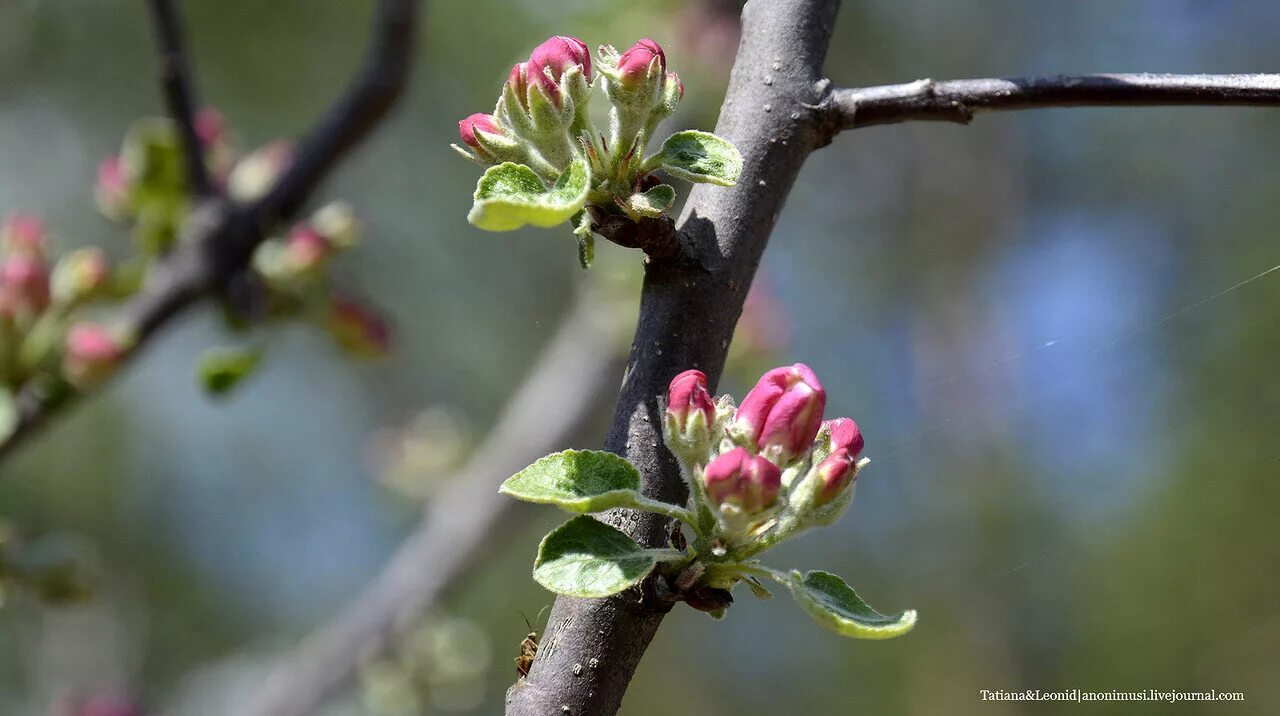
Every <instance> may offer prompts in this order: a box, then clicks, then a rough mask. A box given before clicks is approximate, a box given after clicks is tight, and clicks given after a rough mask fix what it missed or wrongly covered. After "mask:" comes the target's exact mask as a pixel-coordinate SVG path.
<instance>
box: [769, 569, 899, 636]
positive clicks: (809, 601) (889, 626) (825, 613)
mask: <svg viewBox="0 0 1280 716" xmlns="http://www.w3.org/2000/svg"><path fill="white" fill-rule="evenodd" d="M814 578H818V579H828V578H829V579H830V580H834V582H835V583H834V584H830V585H827V587H828V589H832V588H834V590H835V591H837V592H844V593H842V594H836V595H835V596H837V597H838V598H840V599H843V600H845V601H847V602H851V603H852V604H853V605H854V607H855V608H859V607H860V608H861V609H865V610H866V611H867V612H869V613H870V614H869V615H868V616H867V617H866V618H865V619H859V618H856V617H853V616H845V615H844V614H841V613H839V612H835V611H832V610H831V609H828V608H827V607H826V606H824V605H823V604H821V603H819V601H818V600H817V599H815V598H814V597H813V594H812V591H811V589H810V588H809V586H808V583H809V582H810V580H812V579H814ZM787 586H788V587H789V588H790V589H791V594H792V596H794V597H795V600H796V602H797V603H799V604H800V607H801V608H802V609H804V611H805V612H806V613H808V615H809V616H810V617H812V618H813V619H814V621H816V622H818V623H819V624H821V625H823V626H825V627H827V628H828V629H830V630H832V631H834V632H836V633H837V634H840V635H842V636H847V637H851V638H854V639H892V638H894V637H898V636H902V635H903V634H906V633H907V632H909V631H911V630H912V628H914V627H915V625H916V611H915V610H914V609H908V610H907V611H904V612H902V613H901V614H899V615H898V616H896V617H890V616H885V615H883V614H880V613H879V612H877V611H876V610H874V609H872V608H871V607H870V606H869V605H868V604H867V603H866V602H864V601H863V600H862V598H861V597H859V596H858V593H857V592H855V591H854V590H853V588H852V587H850V586H849V585H848V584H846V583H845V582H844V580H842V579H840V577H838V576H836V575H834V574H831V573H830V572H823V571H821V570H814V571H812V572H808V573H804V574H802V573H800V572H799V571H794V572H792V573H791V577H790V580H789V581H788V583H787Z"/></svg>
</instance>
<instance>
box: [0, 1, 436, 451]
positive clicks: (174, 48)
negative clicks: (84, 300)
mask: <svg viewBox="0 0 1280 716" xmlns="http://www.w3.org/2000/svg"><path fill="white" fill-rule="evenodd" d="M149 2H150V5H151V9H152V11H153V17H154V18H155V27H156V33H155V34H156V39H157V44H158V46H159V50H158V51H159V59H160V63H161V71H160V78H161V89H162V91H163V93H164V95H165V97H166V104H167V105H168V107H169V111H170V113H171V114H172V115H173V119H174V121H175V122H177V123H178V125H179V126H180V127H182V131H183V137H184V140H183V141H184V145H185V148H186V149H187V157H188V163H189V168H188V171H189V172H190V173H192V174H194V173H195V172H196V169H195V168H194V167H193V166H190V165H191V164H193V163H194V162H198V163H199V164H200V167H199V172H200V173H201V174H205V173H207V169H206V167H205V166H204V162H203V157H202V154H201V153H200V150H199V138H198V137H196V136H195V129H194V120H193V119H192V109H191V102H192V99H191V90H190V81H189V78H188V74H187V66H188V63H187V60H186V55H185V48H184V45H183V43H182V39H181V33H180V30H179V22H178V19H177V16H176V14H175V13H174V10H173V7H172V5H171V3H170V2H169V0H149ZM418 6H419V2H418V0H380V2H379V3H378V8H377V10H376V17H375V20H374V31H373V37H372V39H371V41H370V45H369V49H368V52H367V54H366V59H365V63H364V66H363V68H362V69H361V71H360V72H359V73H358V74H357V76H356V77H355V79H354V80H353V82H352V83H351V86H350V87H349V88H348V90H347V91H346V93H345V94H344V95H343V96H342V97H341V98H340V99H339V100H338V101H337V102H335V103H334V105H333V106H332V107H331V108H330V109H329V110H328V112H327V113H326V114H325V115H324V116H323V117H322V119H321V121H320V122H319V124H318V125H317V127H316V128H315V129H314V130H312V132H311V133H310V134H309V135H308V136H307V137H306V138H305V139H304V140H303V141H302V142H301V144H300V145H299V148H298V150H297V152H296V153H295V159H294V162H293V164H292V165H290V167H289V169H288V170H286V171H285V172H284V174H283V175H282V176H281V177H280V179H279V180H278V181H277V182H276V184H275V186H274V187H272V189H271V191H269V192H268V193H267V195H266V196H264V197H263V198H261V199H259V200H257V201H254V202H252V203H248V204H237V203H234V202H232V201H231V200H230V199H228V198H227V197H225V196H223V195H221V194H218V193H217V192H213V193H211V194H209V195H208V196H206V197H204V198H201V199H199V201H198V202H197V204H196V208H195V209H194V210H193V211H192V212H191V213H190V215H189V216H188V217H187V220H186V221H185V223H184V225H183V228H182V236H181V237H180V241H179V244H178V246H177V248H175V249H174V250H173V252H171V253H170V254H169V255H168V256H166V257H165V258H164V260H163V261H161V262H160V263H159V264H158V265H157V266H156V267H155V268H154V269H153V270H152V272H151V274H150V275H149V276H148V279H147V284H146V285H145V286H144V287H143V289H142V291H141V292H140V293H139V294H138V295H136V296H134V297H133V298H132V299H130V301H129V302H127V303H126V304H125V305H124V306H123V307H122V308H121V310H120V312H119V315H118V316H117V321H118V326H119V327H120V328H121V329H123V330H125V331H126V332H128V333H130V334H131V335H132V336H133V337H134V345H133V348H132V349H131V351H130V356H133V355H136V354H137V353H138V351H139V349H141V348H142V347H144V346H145V344H146V343H147V342H148V341H149V339H150V338H151V337H152V336H153V334H154V333H155V331H156V330H157V329H159V328H160V327H162V326H163V325H165V324H167V323H168V321H169V320H170V319H172V318H173V317H174V316H176V315H178V314H180V313H182V312H183V311H184V310H186V309H187V308H189V307H190V306H192V305H193V304H194V303H196V302H197V301H198V300H199V299H201V298H203V297H205V296H208V295H211V294H213V293H215V292H217V291H220V290H221V289H222V288H223V287H224V286H225V285H226V284H227V282H228V281H230V280H231V279H232V278H233V277H234V276H235V275H236V274H238V273H239V272H241V271H243V270H244V268H245V266H247V265H248V263H249V260H250V258H251V257H252V255H253V251H254V249H255V248H256V247H257V246H258V244H260V243H261V242H262V240H263V239H264V238H265V236H266V233H267V232H268V231H269V230H271V228H272V227H273V226H274V225H275V224H277V223H279V222H282V221H287V220H288V219H290V218H292V217H293V216H294V215H296V214H297V213H298V211H299V210H301V208H302V206H303V205H304V204H305V202H306V200H307V199H308V198H309V197H310V195H311V193H312V192H313V191H314V190H315V188H316V187H317V186H319V185H320V183H321V182H322V181H323V180H324V179H325V177H327V176H328V174H329V172H330V171H331V170H332V169H333V167H334V166H335V165H336V164H337V162H338V161H339V160H340V159H341V158H342V157H343V156H345V155H346V154H347V153H348V152H349V151H351V150H352V149H353V148H354V147H355V146H356V145H357V144H359V143H360V142H361V141H362V140H363V139H364V138H365V137H367V136H368V135H369V134H370V132H372V131H373V129H374V128H375V127H377V125H378V124H379V122H380V121H381V120H382V119H383V118H384V117H385V116H386V114H387V113H388V112H389V111H390V109H391V107H392V106H393V105H394V104H395V102H396V100H397V99H398V98H399V97H400V94H401V93H402V92H403V90H404V87H405V84H406V81H407V78H408V72H409V66H410V59H411V57H412V53H413V40H414V35H415V30H416V26H417V12H418ZM188 135H189V136H188ZM192 142H194V144H192ZM193 186H198V184H197V183H195V182H194V181H193ZM76 398H77V396H76V395H74V394H65V393H63V394H56V395H54V394H48V393H45V392H42V391H41V390H40V389H39V388H27V389H24V390H23V391H22V392H21V394H20V395H19V396H18V421H17V425H16V426H15V428H14V430H13V432H12V433H11V434H10V435H9V436H8V437H7V438H5V439H4V441H3V442H0V460H2V459H3V458H4V457H6V456H7V455H8V454H9V453H10V452H11V451H12V450H13V449H14V448H16V447H17V446H18V445H20V444H21V443H23V442H24V441H25V440H27V439H28V438H29V437H31V436H32V435H33V434H35V433H36V432H37V431H38V430H39V428H40V427H41V426H43V425H45V424H46V423H47V421H48V418H49V417H50V416H51V415H52V414H53V413H56V412H58V411H59V410H61V409H64V408H66V407H67V406H68V405H69V404H70V403H72V402H74V400H75V399H76Z"/></svg>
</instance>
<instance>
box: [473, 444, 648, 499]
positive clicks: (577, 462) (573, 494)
mask: <svg viewBox="0 0 1280 716" xmlns="http://www.w3.org/2000/svg"><path fill="white" fill-rule="evenodd" d="M498 491H499V492H501V493H502V494H504V495H510V496H512V497H514V498H516V499H517V500H524V501H525V502H537V503H540V504H545V505H556V506H558V507H562V508H564V509H566V510H568V511H569V512H579V513H582V512H601V511H603V510H608V509H611V508H614V507H631V506H633V505H635V504H636V503H637V502H638V501H639V500H640V472H639V471H638V470H636V468H635V467H634V466H633V465H632V464H631V463H629V462H627V461H626V460H624V459H623V458H621V457H618V456H617V455H614V454H613V453H611V452H601V451H597V450H565V451H564V452H557V453H552V454H550V455H547V456H546V457H544V458H542V459H540V460H538V461H537V462H535V463H533V464H532V465H530V466H529V467H526V468H525V469H523V470H521V471H520V472H517V473H516V474H515V475H512V476H511V477H509V478H507V481H506V482H504V483H502V487H499V488H498Z"/></svg>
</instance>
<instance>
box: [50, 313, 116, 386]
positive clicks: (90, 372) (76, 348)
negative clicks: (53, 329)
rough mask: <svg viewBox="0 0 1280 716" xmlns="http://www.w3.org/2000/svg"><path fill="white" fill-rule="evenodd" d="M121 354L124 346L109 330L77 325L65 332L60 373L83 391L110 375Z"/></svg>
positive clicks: (89, 325) (90, 325)
mask: <svg viewBox="0 0 1280 716" xmlns="http://www.w3.org/2000/svg"><path fill="white" fill-rule="evenodd" d="M124 354H125V344H124V342H123V341H121V340H120V339H119V338H118V337H117V336H116V335H115V334H114V333H113V332H112V331H110V330H109V329H107V328H105V327H103V326H99V325H96V324H92V323H77V324H76V325H74V326H72V327H71V329H70V330H68V331H67V345H66V354H65V355H64V356H63V362H62V372H63V375H65V376H66V378H67V381H68V382H69V383H71V384H72V385H74V386H76V387H77V388H87V387H90V386H93V385H96V384H97V383H99V382H101V381H102V380H103V379H105V378H106V377H107V376H109V375H111V374H112V373H113V372H114V371H115V369H116V367H117V366H118V365H119V364H120V361H121V359H123V358H124Z"/></svg>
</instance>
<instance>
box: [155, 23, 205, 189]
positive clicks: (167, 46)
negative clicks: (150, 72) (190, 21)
mask: <svg viewBox="0 0 1280 716" xmlns="http://www.w3.org/2000/svg"><path fill="white" fill-rule="evenodd" d="M147 7H148V9H149V10H150V15H151V24H152V29H153V32H154V34H155V43H156V71H157V72H158V73H159V75H160V88H161V91H162V93H163V95H164V101H165V108H166V109H167V110H168V112H169V116H170V117H172V118H173V121H174V123H175V124H177V125H178V134H179V135H180V136H181V138H182V151H183V154H184V155H185V159H186V165H187V183H188V184H189V185H190V186H191V191H192V193H194V194H195V195H196V196H208V195H209V194H211V193H212V190H213V186H212V184H211V182H210V181H209V168H208V167H207V166H205V162H204V147H203V146H202V145H201V143H200V137H199V135H198V134H197V132H196V120H195V105H196V99H195V89H194V88H193V87H192V82H191V68H190V64H191V62H190V56H189V53H188V52H187V46H186V40H185V39H184V38H183V32H182V21H181V20H180V19H179V18H178V13H177V12H175V11H174V8H173V1H172V0H147Z"/></svg>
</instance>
